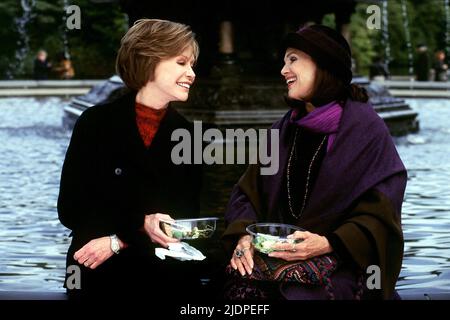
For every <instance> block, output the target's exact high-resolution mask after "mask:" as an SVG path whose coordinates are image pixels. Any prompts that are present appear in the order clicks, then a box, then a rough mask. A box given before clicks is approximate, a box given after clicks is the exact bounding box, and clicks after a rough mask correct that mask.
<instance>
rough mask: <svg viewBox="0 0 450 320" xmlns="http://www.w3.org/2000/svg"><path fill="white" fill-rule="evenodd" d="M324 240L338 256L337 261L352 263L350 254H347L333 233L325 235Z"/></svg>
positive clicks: (342, 244)
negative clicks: (325, 239)
mask: <svg viewBox="0 0 450 320" xmlns="http://www.w3.org/2000/svg"><path fill="white" fill-rule="evenodd" d="M326 238H327V240H328V242H329V243H330V246H331V247H332V248H333V252H334V253H335V254H336V255H337V256H338V258H339V260H341V261H346V262H347V261H348V262H350V261H352V256H351V255H350V252H348V250H347V248H346V247H345V245H344V243H343V242H342V241H341V239H340V238H339V237H338V236H337V235H336V234H335V233H331V234H329V235H327V236H326Z"/></svg>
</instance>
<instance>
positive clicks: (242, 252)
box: [234, 249, 244, 258]
mask: <svg viewBox="0 0 450 320" xmlns="http://www.w3.org/2000/svg"><path fill="white" fill-rule="evenodd" d="M234 255H235V256H236V257H237V258H241V257H242V256H243V255H244V249H236V250H235V251H234Z"/></svg>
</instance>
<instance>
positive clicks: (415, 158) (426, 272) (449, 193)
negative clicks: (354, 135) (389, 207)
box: [396, 99, 450, 293]
mask: <svg viewBox="0 0 450 320" xmlns="http://www.w3.org/2000/svg"><path fill="white" fill-rule="evenodd" d="M407 102H408V103H409V104H410V106H411V107H412V108H413V109H414V110H416V111H418V112H419V119H420V126H421V128H420V132H419V133H417V134H412V135H409V136H407V137H402V138H400V139H398V140H397V141H396V143H397V146H398V151H399V153H400V156H401V157H402V160H403V162H404V163H405V166H406V167H407V169H408V175H409V179H408V185H407V189H406V196H405V201H404V204H403V230H404V236H405V257H404V260H403V268H402V272H401V277H400V280H399V282H398V283H397V287H398V288H399V289H401V290H407V289H408V291H414V292H417V293H423V292H428V293H430V292H444V291H446V292H450V189H449V187H448V186H449V185H450V163H449V162H448V159H449V156H450V130H449V126H448V123H449V122H448V121H449V120H450V101H448V100H424V99H414V100H408V101H407Z"/></svg>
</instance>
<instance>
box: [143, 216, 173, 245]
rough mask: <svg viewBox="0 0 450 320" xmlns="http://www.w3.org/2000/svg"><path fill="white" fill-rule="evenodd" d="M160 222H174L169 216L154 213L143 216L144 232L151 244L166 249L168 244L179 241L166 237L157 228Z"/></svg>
mask: <svg viewBox="0 0 450 320" xmlns="http://www.w3.org/2000/svg"><path fill="white" fill-rule="evenodd" d="M161 220H167V221H174V220H173V219H172V218H171V217H170V216H169V215H167V214H162V213H154V214H149V215H146V216H145V220H144V230H145V233H146V234H147V235H148V236H149V237H150V239H151V240H152V242H153V243H159V244H160V245H162V246H163V247H165V248H167V247H168V246H169V243H174V242H180V240H178V239H175V238H171V237H169V236H167V235H166V234H165V233H164V231H162V230H161V228H160V227H159V222H160V221H161Z"/></svg>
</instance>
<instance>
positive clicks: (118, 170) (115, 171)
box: [114, 168, 122, 176]
mask: <svg viewBox="0 0 450 320" xmlns="http://www.w3.org/2000/svg"><path fill="white" fill-rule="evenodd" d="M114 173H115V174H116V176H120V175H121V174H122V169H120V168H116V169H115V170H114Z"/></svg>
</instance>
